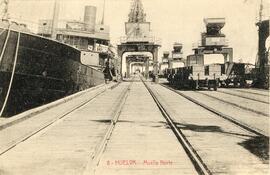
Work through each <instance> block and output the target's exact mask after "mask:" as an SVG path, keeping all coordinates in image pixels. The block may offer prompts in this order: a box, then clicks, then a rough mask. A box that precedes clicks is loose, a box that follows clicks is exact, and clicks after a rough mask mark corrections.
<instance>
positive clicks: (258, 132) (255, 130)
mask: <svg viewBox="0 0 270 175" xmlns="http://www.w3.org/2000/svg"><path fill="white" fill-rule="evenodd" d="M161 85H162V86H163V87H165V88H167V89H169V90H171V91H173V92H175V93H176V94H178V95H180V96H182V97H184V98H186V99H187V100H189V101H191V102H193V103H195V104H197V105H199V106H201V107H203V108H204V109H206V110H208V111H210V112H212V113H214V114H216V115H217V116H219V117H222V118H223V119H226V120H228V121H230V122H232V123H234V124H235V125H237V126H239V127H241V128H243V129H245V130H247V131H248V132H251V133H254V134H256V135H258V136H262V137H265V138H267V139H269V135H267V134H266V133H265V132H263V131H262V130H260V129H258V128H255V127H253V126H251V125H248V124H246V123H244V122H241V121H239V120H237V119H235V118H234V117H233V116H229V115H227V114H224V113H222V112H220V111H218V110H216V109H214V108H213V107H210V106H207V105H205V104H203V103H201V102H200V101H198V100H195V99H194V98H191V97H189V96H187V95H185V94H184V93H182V92H180V91H177V90H175V89H173V88H171V87H168V86H166V85H163V84H161Z"/></svg>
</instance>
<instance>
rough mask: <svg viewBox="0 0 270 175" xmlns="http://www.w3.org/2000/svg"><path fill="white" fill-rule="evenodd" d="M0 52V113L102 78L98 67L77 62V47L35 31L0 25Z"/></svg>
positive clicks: (15, 111) (59, 95)
mask: <svg viewBox="0 0 270 175" xmlns="http://www.w3.org/2000/svg"><path fill="white" fill-rule="evenodd" d="M0 55H1V56H2V57H0V110H1V111H2V114H1V117H10V116H13V115H15V114H18V113H20V112H23V111H25V110H28V109H31V108H33V107H37V106H40V105H42V104H46V103H49V102H52V101H54V100H57V99H60V98H62V97H64V96H67V95H70V94H73V93H76V92H78V91H81V90H84V89H87V88H90V87H93V86H96V85H99V84H101V83H103V82H104V75H103V73H102V72H101V71H98V70H96V69H93V68H91V67H88V66H86V65H83V64H82V63H81V62H80V51H79V50H77V49H75V48H73V47H71V46H68V45H65V44H63V43H60V42H57V41H54V40H50V39H46V38H43V37H40V36H38V35H32V34H28V33H23V32H18V31H13V30H8V29H1V28H0ZM14 63H16V64H14Z"/></svg>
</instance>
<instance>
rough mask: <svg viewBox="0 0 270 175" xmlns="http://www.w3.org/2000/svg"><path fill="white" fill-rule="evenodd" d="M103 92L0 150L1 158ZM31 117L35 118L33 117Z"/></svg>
mask: <svg viewBox="0 0 270 175" xmlns="http://www.w3.org/2000/svg"><path fill="white" fill-rule="evenodd" d="M103 92H104V91H102V92H100V93H97V94H95V95H94V96H93V97H91V98H90V99H87V100H86V101H83V102H81V103H80V104H78V105H76V106H75V107H72V108H71V109H69V110H67V111H66V112H65V113H64V114H61V115H59V116H57V117H56V118H54V119H53V120H50V121H48V122H46V123H45V124H43V125H41V126H40V127H39V128H37V129H35V130H34V131H32V132H30V133H28V134H26V135H24V136H23V137H20V138H19V139H16V140H14V141H13V142H12V143H11V144H9V145H8V146H6V147H4V148H0V156H2V155H3V154H5V153H6V152H8V151H9V150H11V149H12V148H14V147H15V146H17V145H19V144H20V143H22V142H24V141H26V140H28V139H30V138H31V137H34V136H35V135H37V134H39V133H40V132H42V131H44V130H45V129H47V128H48V127H50V126H52V125H53V124H55V123H57V122H58V121H60V120H62V119H64V118H65V117H67V116H68V115H69V114H71V113H72V112H75V111H76V110H78V109H79V108H81V107H83V106H84V105H86V104H88V103H89V102H91V101H92V100H93V99H95V98H96V97H98V96H99V95H101V94H102V93H103ZM42 112H44V111H42ZM31 117H33V116H31ZM24 120H27V119H24ZM5 128H6V127H5ZM5 128H4V129H5Z"/></svg>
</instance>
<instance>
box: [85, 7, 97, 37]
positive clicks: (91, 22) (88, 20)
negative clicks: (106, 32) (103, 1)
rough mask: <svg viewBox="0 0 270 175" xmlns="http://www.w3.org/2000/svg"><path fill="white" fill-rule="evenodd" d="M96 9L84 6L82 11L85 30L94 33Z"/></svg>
mask: <svg viewBox="0 0 270 175" xmlns="http://www.w3.org/2000/svg"><path fill="white" fill-rule="evenodd" d="M96 14H97V8H96V7H95V6H85V9H84V23H85V30H87V31H90V32H94V31H95V26H96Z"/></svg>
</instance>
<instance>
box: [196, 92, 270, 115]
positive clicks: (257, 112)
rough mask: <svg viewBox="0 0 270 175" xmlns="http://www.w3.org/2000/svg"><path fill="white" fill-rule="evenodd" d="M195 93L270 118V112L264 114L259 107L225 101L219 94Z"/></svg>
mask: <svg viewBox="0 0 270 175" xmlns="http://www.w3.org/2000/svg"><path fill="white" fill-rule="evenodd" d="M194 92H195V93H198V94H202V95H204V96H207V97H209V98H212V99H215V100H218V101H220V102H223V103H224V104H229V105H231V106H234V107H238V108H241V109H244V110H247V111H250V112H253V113H255V114H259V115H262V116H265V117H269V111H265V112H264V111H261V110H260V109H259V110H258V109H257V106H253V108H251V106H250V107H247V106H244V105H241V102H243V101H241V102H239V103H237V102H232V100H230V101H229V100H224V99H222V96H221V95H220V96H218V95H217V94H210V93H209V92H206V91H205V92H203V91H194ZM215 93H220V92H215ZM220 94H222V93H220ZM233 97H234V96H233ZM263 105H265V104H263ZM254 108H256V109H254ZM264 109H267V107H266V108H264Z"/></svg>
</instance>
